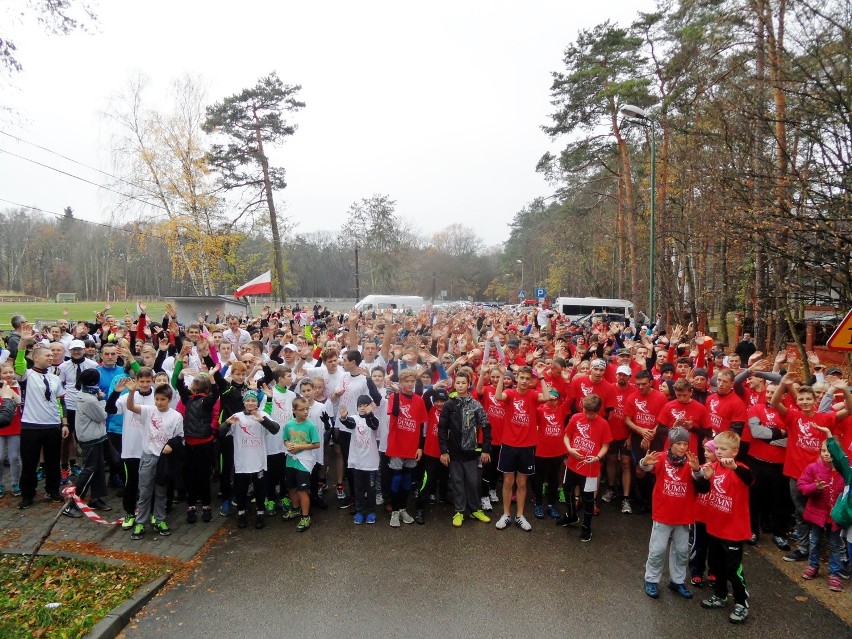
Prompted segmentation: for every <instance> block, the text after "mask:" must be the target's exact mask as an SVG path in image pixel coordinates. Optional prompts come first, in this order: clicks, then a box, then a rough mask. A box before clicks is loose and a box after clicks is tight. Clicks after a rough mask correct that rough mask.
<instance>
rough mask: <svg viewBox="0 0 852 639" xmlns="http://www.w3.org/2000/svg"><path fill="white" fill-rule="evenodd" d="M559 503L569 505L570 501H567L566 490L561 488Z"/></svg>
mask: <svg viewBox="0 0 852 639" xmlns="http://www.w3.org/2000/svg"><path fill="white" fill-rule="evenodd" d="M559 503H560V504H567V503H568V501H567V500H566V499H565V489H564V488H562V487H561V486H560V487H559Z"/></svg>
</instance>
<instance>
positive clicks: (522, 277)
mask: <svg viewBox="0 0 852 639" xmlns="http://www.w3.org/2000/svg"><path fill="white" fill-rule="evenodd" d="M515 261H516V262H517V263H518V264H520V265H521V289H520V292H521V293H523V292H524V261H523V260H515Z"/></svg>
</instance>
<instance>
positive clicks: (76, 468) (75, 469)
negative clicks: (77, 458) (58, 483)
mask: <svg viewBox="0 0 852 639" xmlns="http://www.w3.org/2000/svg"><path fill="white" fill-rule="evenodd" d="M82 472H83V469H82V468H80V467H79V466H78V465H77V464H73V465H72V466H71V474H72V475H74V477H79V476H80V473H82Z"/></svg>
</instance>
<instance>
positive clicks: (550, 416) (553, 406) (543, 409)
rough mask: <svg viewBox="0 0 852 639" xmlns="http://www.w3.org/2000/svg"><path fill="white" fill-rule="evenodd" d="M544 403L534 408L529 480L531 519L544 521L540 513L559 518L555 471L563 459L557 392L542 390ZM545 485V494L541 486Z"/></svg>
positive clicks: (563, 416) (563, 417)
mask: <svg viewBox="0 0 852 639" xmlns="http://www.w3.org/2000/svg"><path fill="white" fill-rule="evenodd" d="M542 390H543V394H544V395H545V396H546V397H547V403H546V404H542V405H541V406H539V407H538V445H537V446H536V449H535V475H534V477H533V504H534V506H535V510H534V512H535V518H536V519H544V511H545V509H547V512H548V514H549V515H550V516H551V517H553V519H559V517H560V515H559V510H558V509H557V508H556V502H557V489H558V488H559V471H560V470H561V469H562V466H563V460H564V459H565V442H564V441H563V437H562V432H563V430H564V429H565V420H566V419H567V415H566V410H565V405H564V403H563V402H562V401H561V398H560V396H559V391H558V390H556V389H555V388H550V387H548V386H546V385H545V386H544V387H543V389H542ZM545 484H547V494H546V495H545V494H544V485H545Z"/></svg>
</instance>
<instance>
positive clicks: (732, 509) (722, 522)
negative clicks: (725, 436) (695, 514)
mask: <svg viewBox="0 0 852 639" xmlns="http://www.w3.org/2000/svg"><path fill="white" fill-rule="evenodd" d="M737 464H738V465H739V466H743V467H744V468H747V466H745V465H743V464H740V463H739V462H737ZM712 468H713V476H712V477H711V478H710V494H709V495H708V497H707V505H706V507H705V510H704V516H705V523H706V524H707V534H709V535H713V536H714V537H718V538H719V539H726V540H728V541H745V540H746V539H749V538H750V537H751V520H750V518H749V508H748V486H746V485H745V483H744V482H743V481H742V480H741V479H740V478H739V477H737V475H736V473H735V471H733V470H731V469H730V468H724V467H723V466H722V464H720V463H719V462H714V463H713V464H712Z"/></svg>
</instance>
